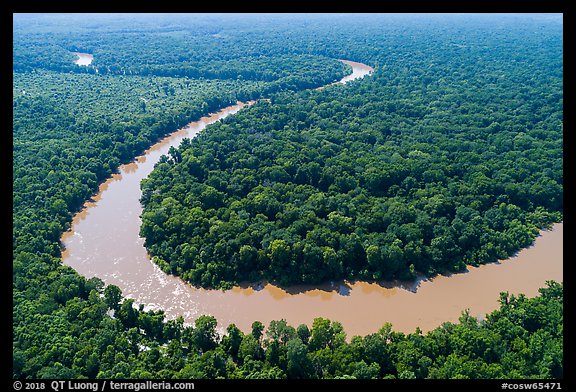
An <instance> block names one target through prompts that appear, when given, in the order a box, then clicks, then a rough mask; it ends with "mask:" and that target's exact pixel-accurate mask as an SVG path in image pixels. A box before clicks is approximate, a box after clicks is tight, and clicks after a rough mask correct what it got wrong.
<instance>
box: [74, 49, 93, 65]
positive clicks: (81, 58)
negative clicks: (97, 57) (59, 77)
mask: <svg viewBox="0 0 576 392" xmlns="http://www.w3.org/2000/svg"><path fill="white" fill-rule="evenodd" d="M72 54H75V55H76V56H78V59H77V60H76V61H74V64H77V65H90V64H91V63H92V61H93V60H94V56H93V55H91V54H89V53H80V52H72Z"/></svg>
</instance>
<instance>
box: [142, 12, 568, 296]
mask: <svg viewBox="0 0 576 392" xmlns="http://www.w3.org/2000/svg"><path fill="white" fill-rule="evenodd" d="M437 23H438V22H437ZM417 25H418V27H419V32H418V34H419V35H425V36H430V37H432V36H433V37H434V38H433V39H426V40H423V39H422V40H418V39H414V40H410V41H408V42H407V43H405V44H404V45H403V46H401V47H400V46H392V48H393V50H390V47H389V46H388V45H389V44H390V43H392V44H393V45H394V44H397V43H395V42H388V38H387V37H389V36H390V35H391V34H390V32H389V29H392V30H393V31H395V29H397V28H398V27H397V26H393V27H392V28H390V27H388V26H387V25H386V26H380V30H381V31H380V32H379V33H376V32H374V34H373V37H375V38H373V45H371V46H370V55H365V56H364V57H365V58H369V56H371V57H372V58H373V59H374V60H373V61H374V63H378V64H382V65H381V66H379V67H377V69H376V72H375V74H374V76H372V77H370V78H365V79H364V80H362V81H361V82H355V83H352V84H351V85H350V86H331V87H330V88H329V89H326V90H322V91H309V90H306V91H302V92H291V93H278V94H275V95H274V96H273V98H272V100H271V102H262V103H260V104H258V105H255V106H254V107H252V108H250V109H249V110H246V111H244V112H242V113H240V114H238V115H237V116H234V117H231V118H229V119H225V120H224V121H222V122H221V123H219V124H216V125H214V126H213V127H211V128H210V129H208V130H206V131H205V132H203V133H202V134H201V135H200V136H199V137H198V138H196V139H194V140H192V141H190V142H189V143H184V144H183V145H182V146H181V147H180V148H179V149H178V150H177V151H175V152H174V154H173V155H172V156H170V157H167V158H166V159H165V160H164V161H163V162H161V163H160V164H159V165H158V166H157V168H156V170H155V172H153V173H152V175H151V176H150V178H149V179H147V180H145V182H144V183H143V186H142V188H143V191H144V194H143V197H142V202H143V204H144V205H145V211H144V214H143V216H142V218H143V225H142V228H141V234H142V235H143V236H144V237H145V238H146V246H147V247H148V249H149V250H150V252H151V254H152V255H154V256H155V258H154V260H155V261H156V262H157V263H158V264H159V265H160V266H161V267H162V268H163V269H164V270H165V271H167V272H170V273H173V274H177V275H179V276H182V277H183V278H184V279H186V280H188V281H190V282H192V283H195V284H199V285H202V286H216V287H228V286H229V285H230V284H236V283H238V282H241V281H243V280H251V281H254V280H257V279H269V280H273V281H276V282H279V283H280V284H284V285H288V284H294V283H320V282H323V281H326V280H334V279H342V278H348V279H356V278H359V279H377V280H378V279H382V278H384V279H388V280H389V279H393V278H399V279H411V278H414V277H415V276H416V274H417V273H423V274H426V275H433V274H435V273H437V272H448V271H458V270H462V269H463V268H464V267H465V265H466V264H472V265H479V264H482V263H486V262H492V261H496V260H498V259H504V258H507V257H508V256H510V255H512V254H514V253H515V252H517V251H518V250H519V249H521V248H523V247H525V246H527V245H529V244H530V243H532V241H533V240H534V238H535V236H536V235H537V233H538V231H539V229H542V228H543V227H545V226H546V225H547V224H548V223H550V222H552V221H556V220H559V219H560V217H561V212H562V208H563V200H562V183H563V173H562V64H561V62H560V61H558V59H561V53H562V47H561V41H556V40H555V38H550V42H544V43H543V38H542V37H541V36H540V34H533V35H529V36H528V37H525V38H524V40H523V43H522V45H520V44H519V42H517V41H516V39H515V38H519V37H520V35H523V36H526V34H525V33H526V32H525V29H524V28H523V26H522V25H520V26H516V25H515V26H514V27H513V28H510V31H509V32H507V35H506V39H505V40H503V39H500V40H497V39H496V37H495V36H494V32H493V28H492V25H477V24H476V23H473V24H472V26H473V27H472V28H471V27H469V26H464V25H457V27H458V28H455V27H453V28H452V29H453V30H458V29H459V30H461V34H463V35H464V39H462V38H460V37H461V36H460V35H458V36H455V35H454V34H455V32H454V31H451V30H448V31H443V30H441V29H440V26H439V25H438V24H435V23H431V24H430V25H421V24H417ZM371 28H375V27H374V26H371ZM413 28H414V27H413V26H408V27H406V28H405V30H406V31H405V32H403V34H398V35H400V36H406V35H411V34H412V33H413V32H414V30H413ZM472 34H473V35H474V40H473V41H471V42H468V41H470V38H469V37H468V35H472ZM395 37H396V35H395ZM376 38H380V40H377V39H376ZM456 38H458V39H459V43H455V40H456ZM395 39H397V38H395ZM357 50H358V49H357ZM520 58H521V60H520Z"/></svg>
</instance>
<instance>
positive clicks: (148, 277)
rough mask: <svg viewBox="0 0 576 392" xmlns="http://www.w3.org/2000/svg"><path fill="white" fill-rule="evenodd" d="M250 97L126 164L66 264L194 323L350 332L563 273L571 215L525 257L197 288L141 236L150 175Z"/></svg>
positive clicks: (473, 305) (90, 210)
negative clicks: (331, 327) (324, 321)
mask: <svg viewBox="0 0 576 392" xmlns="http://www.w3.org/2000/svg"><path fill="white" fill-rule="evenodd" d="M355 64H357V63H351V65H352V66H353V67H354V70H355V72H356V75H357V76H358V75H361V76H358V77H363V76H365V75H367V74H368V73H370V72H371V71H370V70H369V69H367V68H363V69H361V68H360V67H359V66H355ZM364 67H365V66H364ZM345 79H346V78H345ZM349 80H350V79H349ZM343 81H344V80H343ZM243 106H245V104H243V103H239V104H237V105H234V106H230V107H227V108H225V109H223V110H222V111H220V112H218V113H215V114H212V115H210V116H208V117H204V118H202V119H201V120H199V121H196V122H194V123H191V124H189V125H188V126H187V127H185V128H183V129H181V130H179V131H177V132H175V133H173V134H172V135H170V136H168V137H166V138H165V139H163V140H162V141H160V142H159V143H157V144H155V145H154V146H153V147H151V148H150V149H149V150H147V151H146V152H145V153H144V154H143V155H142V156H140V157H138V158H137V159H136V160H135V161H134V162H133V163H130V164H127V165H123V166H121V167H120V170H119V173H118V174H115V175H113V176H112V178H110V179H109V180H108V181H106V182H105V183H103V184H102V185H101V186H100V191H99V192H98V194H97V195H96V196H95V197H94V198H93V200H92V201H90V202H87V203H86V205H85V208H84V209H83V210H82V211H81V212H80V213H78V214H77V215H76V216H75V217H74V221H73V224H72V228H71V230H70V231H69V232H67V233H65V234H64V235H63V237H62V242H63V244H64V245H65V247H66V250H65V251H64V253H63V256H62V259H63V262H64V264H66V265H69V266H71V267H73V268H74V269H76V270H77V271H78V272H79V273H81V274H82V275H84V276H86V277H92V276H98V277H99V278H101V279H102V280H103V281H104V282H106V283H107V284H115V285H117V286H118V287H120V288H121V289H122V292H123V294H124V295H125V296H126V297H129V298H134V299H135V300H136V303H138V304H144V305H145V307H146V308H147V309H150V308H153V309H164V310H165V312H166V314H167V316H168V317H169V318H175V317H177V316H179V315H182V316H183V317H184V319H185V321H186V322H188V323H191V322H193V321H194V320H195V319H196V318H197V317H198V316H199V315H202V314H211V315H214V316H215V317H216V318H217V319H218V322H219V329H220V331H223V330H224V329H225V328H226V327H227V326H228V324H230V323H235V324H236V325H237V326H238V327H239V328H240V329H242V330H243V331H245V332H247V331H249V330H250V326H251V324H252V322H253V321H255V320H259V321H261V322H262V323H263V324H264V325H266V326H267V325H268V323H269V322H270V321H271V320H279V319H282V318H284V319H286V320H287V321H288V322H289V323H290V324H291V325H293V326H297V325H298V324H300V323H305V324H308V325H311V324H312V321H313V319H314V318H315V317H325V318H329V319H331V320H338V321H340V322H341V323H342V324H343V326H344V328H345V330H346V332H347V333H348V335H349V336H352V335H366V334H368V333H373V332H375V331H377V330H378V329H379V328H380V327H381V326H382V325H383V324H384V323H385V322H391V323H392V324H393V327H394V329H395V330H397V331H403V332H413V331H414V330H415V328H416V327H417V326H419V327H420V328H421V329H422V330H423V331H428V330H430V329H433V328H435V327H437V326H438V325H440V324H441V323H442V322H444V321H457V320H458V317H459V316H460V313H461V311H462V310H464V309H466V308H469V309H470V312H471V314H473V315H483V314H485V313H487V312H490V311H492V310H494V309H496V308H497V307H498V298H499V293H500V292H502V291H508V292H510V293H515V294H518V293H525V294H526V295H528V296H534V295H536V294H537V290H538V288H539V287H542V286H544V284H545V281H546V280H548V279H554V280H557V281H562V280H563V265H562V260H563V246H562V245H563V224H561V223H559V224H556V225H554V227H553V229H552V230H551V231H544V232H542V233H541V236H540V237H538V239H537V240H536V242H535V244H534V245H533V246H532V247H530V248H527V249H524V250H522V251H521V252H519V254H518V255H517V256H516V257H513V258H511V259H508V260H506V261H503V262H501V263H496V264H490V265H484V266H481V267H478V268H474V267H470V268H468V270H467V272H466V273H461V274H455V275H452V276H450V277H446V276H438V277H436V278H434V279H431V280H422V281H419V282H418V283H412V284H402V283H398V282H396V283H387V284H382V285H380V284H376V283H366V282H334V283H331V284H325V285H323V286H320V287H318V286H317V287H305V286H297V287H292V288H290V289H288V291H285V290H283V289H281V288H278V287H275V286H272V285H270V284H265V285H257V284H254V285H252V286H244V287H236V288H234V289H232V290H228V291H220V290H205V289H200V288H194V287H192V286H190V285H189V284H187V283H185V282H183V281H182V280H180V279H179V278H176V277H174V276H169V275H166V274H165V273H164V272H162V271H161V270H160V269H159V268H158V267H157V266H156V265H155V264H154V263H152V262H151V261H150V258H149V257H148V255H147V253H146V249H145V248H144V246H143V244H144V240H143V239H142V238H140V237H139V229H140V224H141V221H140V214H141V213H142V206H141V205H140V203H139V199H140V195H141V192H140V181H141V180H142V179H143V178H146V177H147V176H148V175H149V174H150V172H151V171H152V169H153V167H154V164H155V163H156V162H157V161H158V160H159V158H160V156H161V155H163V154H167V152H168V149H169V148H170V146H178V145H179V144H180V142H181V141H182V139H183V138H185V137H194V136H195V135H196V134H197V133H198V132H199V131H201V130H202V129H204V128H205V127H206V125H208V124H211V123H214V122H216V121H218V120H220V119H222V118H224V117H226V116H228V115H230V114H234V113H236V112H237V111H239V110H240V109H241V108H242V107H243Z"/></svg>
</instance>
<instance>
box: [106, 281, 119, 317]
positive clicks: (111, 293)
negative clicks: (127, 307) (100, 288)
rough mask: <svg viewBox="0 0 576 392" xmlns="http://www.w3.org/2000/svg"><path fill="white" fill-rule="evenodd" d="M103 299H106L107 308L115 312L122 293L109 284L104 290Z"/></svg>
mask: <svg viewBox="0 0 576 392" xmlns="http://www.w3.org/2000/svg"><path fill="white" fill-rule="evenodd" d="M104 298H105V299H106V305H108V308H109V309H113V310H116V311H117V310H118V309H119V306H120V300H121V299H122V291H121V290H120V288H119V287H118V286H115V285H113V284H110V285H108V286H106V288H105V289H104Z"/></svg>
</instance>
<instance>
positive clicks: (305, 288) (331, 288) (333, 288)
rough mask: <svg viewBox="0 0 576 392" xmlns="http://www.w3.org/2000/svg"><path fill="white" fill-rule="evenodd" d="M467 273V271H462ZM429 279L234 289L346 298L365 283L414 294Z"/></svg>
mask: <svg viewBox="0 0 576 392" xmlns="http://www.w3.org/2000/svg"><path fill="white" fill-rule="evenodd" d="M464 272H468V271H464ZM430 279H431V278H429V277H427V276H424V275H421V276H418V277H416V278H415V279H414V280H391V281H377V280H354V281H348V280H338V281H330V282H327V283H322V284H316V285H314V284H298V285H292V286H284V285H281V284H280V283H278V282H275V281H266V280H261V281H258V282H241V283H240V284H238V285H236V286H235V287H237V288H240V289H241V290H249V289H251V290H254V291H256V292H258V291H262V290H264V289H265V288H266V286H267V285H271V286H273V287H274V288H276V289H279V290H281V291H282V292H284V293H285V294H286V295H298V294H305V293H310V292H318V291H320V292H323V293H326V294H330V293H333V294H338V295H340V296H344V297H347V296H349V295H350V293H351V292H352V288H353V286H354V285H356V284H357V283H366V284H371V285H377V286H379V287H381V288H384V289H390V290H392V289H402V290H406V291H410V292H412V293H416V292H417V291H418V288H419V287H420V285H421V284H422V282H425V281H428V280H430Z"/></svg>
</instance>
